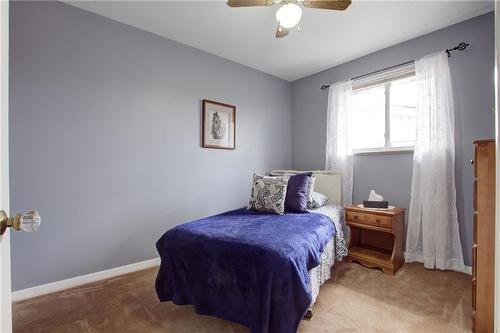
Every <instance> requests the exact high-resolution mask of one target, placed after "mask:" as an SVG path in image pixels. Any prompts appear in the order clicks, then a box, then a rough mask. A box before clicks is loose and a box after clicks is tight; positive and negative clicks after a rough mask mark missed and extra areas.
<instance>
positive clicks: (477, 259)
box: [472, 140, 495, 333]
mask: <svg viewBox="0 0 500 333" xmlns="http://www.w3.org/2000/svg"><path fill="white" fill-rule="evenodd" d="M474 146H475V147H474V148H475V154H474V161H473V162H472V164H473V167H474V177H475V178H476V179H475V180H474V203H473V204H474V226H473V228H474V229H473V231H474V236H473V239H474V240H473V242H474V245H473V247H472V309H473V311H472V330H473V332H478V333H483V332H488V333H489V332H493V297H494V292H493V290H494V269H495V257H494V254H495V141H494V140H479V141H475V142H474Z"/></svg>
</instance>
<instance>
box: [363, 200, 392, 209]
mask: <svg viewBox="0 0 500 333" xmlns="http://www.w3.org/2000/svg"><path fill="white" fill-rule="evenodd" d="M363 206H364V207H365V208H389V202H388V201H368V200H364V201H363Z"/></svg>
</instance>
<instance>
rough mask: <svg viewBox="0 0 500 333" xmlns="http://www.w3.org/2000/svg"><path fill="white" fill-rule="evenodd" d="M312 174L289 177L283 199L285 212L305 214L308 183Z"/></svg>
mask: <svg viewBox="0 0 500 333" xmlns="http://www.w3.org/2000/svg"><path fill="white" fill-rule="evenodd" d="M311 176H312V172H306V173H299V174H298V175H293V176H290V178H289V179H288V187H287V189H286V197H285V211H287V212H295V213H307V200H308V198H309V183H310V179H311Z"/></svg>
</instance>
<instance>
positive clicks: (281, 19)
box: [227, 0, 351, 38]
mask: <svg viewBox="0 0 500 333" xmlns="http://www.w3.org/2000/svg"><path fill="white" fill-rule="evenodd" d="M274 4H279V5H280V8H278V10H277V11H276V21H278V28H277V29H276V34H275V37H276V38H282V37H285V36H286V35H288V33H289V32H290V29H291V28H293V27H295V26H296V25H297V24H299V22H300V19H301V18H302V7H304V8H319V9H331V10H345V9H347V7H349V5H350V4H351V1H350V0H228V2H227V5H228V6H229V7H257V6H272V5H274ZM299 28H300V27H299Z"/></svg>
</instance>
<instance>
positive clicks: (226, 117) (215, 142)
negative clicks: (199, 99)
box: [201, 99, 236, 149]
mask: <svg viewBox="0 0 500 333" xmlns="http://www.w3.org/2000/svg"><path fill="white" fill-rule="evenodd" d="M202 119H203V121H202V123H203V124H202V133H201V137H202V140H201V141H202V143H201V145H202V147H204V148H217V149H235V147H236V146H235V142H236V107H235V106H234V105H228V104H223V103H218V102H214V101H209V100H207V99H204V100H203V115H202Z"/></svg>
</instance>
